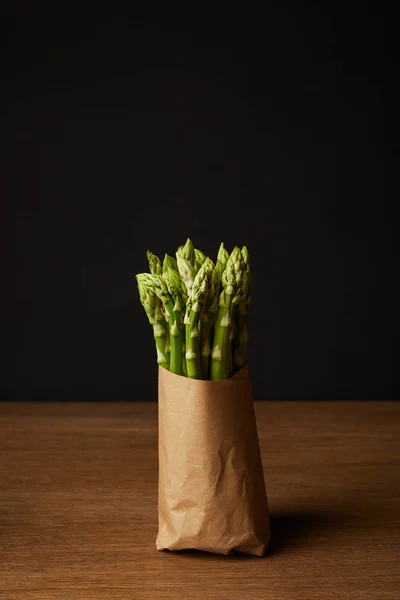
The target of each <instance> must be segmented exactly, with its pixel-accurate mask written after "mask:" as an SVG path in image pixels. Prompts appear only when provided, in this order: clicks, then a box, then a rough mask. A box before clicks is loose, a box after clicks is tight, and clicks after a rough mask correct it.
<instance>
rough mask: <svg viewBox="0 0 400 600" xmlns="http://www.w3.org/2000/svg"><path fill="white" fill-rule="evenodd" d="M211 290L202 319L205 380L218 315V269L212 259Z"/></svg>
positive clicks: (202, 367)
mask: <svg viewBox="0 0 400 600" xmlns="http://www.w3.org/2000/svg"><path fill="white" fill-rule="evenodd" d="M206 262H207V270H208V281H209V289H208V294H207V298H206V302H205V304H204V308H203V310H202V313H201V317H200V353H201V370H202V374H203V379H209V377H210V356H211V332H212V329H213V327H214V324H215V321H216V319H217V314H218V296H219V279H218V273H217V268H216V266H215V265H214V263H213V262H212V260H211V259H210V258H207V259H206Z"/></svg>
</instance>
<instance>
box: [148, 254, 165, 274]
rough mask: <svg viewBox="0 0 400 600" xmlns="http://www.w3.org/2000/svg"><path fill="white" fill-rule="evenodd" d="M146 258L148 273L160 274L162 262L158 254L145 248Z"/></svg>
mask: <svg viewBox="0 0 400 600" xmlns="http://www.w3.org/2000/svg"><path fill="white" fill-rule="evenodd" d="M147 260H148V261H149V268H150V273H151V274H152V275H161V274H162V264H161V260H160V259H159V258H158V256H157V255H156V254H153V253H152V252H150V250H147Z"/></svg>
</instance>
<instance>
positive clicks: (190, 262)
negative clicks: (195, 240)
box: [176, 238, 196, 293]
mask: <svg viewBox="0 0 400 600" xmlns="http://www.w3.org/2000/svg"><path fill="white" fill-rule="evenodd" d="M176 261H177V267H178V271H179V274H180V276H181V277H182V279H183V282H184V284H185V286H186V289H187V291H188V292H189V293H190V290H191V289H192V285H193V282H194V278H195V276H196V269H195V249H194V246H193V244H192V241H191V240H190V239H189V238H188V239H187V241H186V244H185V245H184V246H180V247H179V248H178V250H177V252H176Z"/></svg>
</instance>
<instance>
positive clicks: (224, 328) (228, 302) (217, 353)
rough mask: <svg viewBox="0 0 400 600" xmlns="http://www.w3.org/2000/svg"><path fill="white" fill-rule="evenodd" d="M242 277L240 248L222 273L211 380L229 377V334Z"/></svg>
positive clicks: (238, 298)
mask: <svg viewBox="0 0 400 600" xmlns="http://www.w3.org/2000/svg"><path fill="white" fill-rule="evenodd" d="M242 277H243V261H242V256H241V251H240V248H238V247H237V246H236V247H235V248H234V249H233V251H232V253H231V255H230V256H229V258H228V261H227V263H226V269H225V271H223V273H222V280H221V284H222V291H221V294H220V297H219V310H218V317H217V322H216V325H215V333H214V343H213V350H212V354H211V379H213V380H220V379H225V378H226V377H227V376H229V374H230V371H229V356H228V353H229V351H230V334H231V326H232V321H233V319H234V316H235V308H236V306H237V303H238V301H239V300H240V286H241V281H242Z"/></svg>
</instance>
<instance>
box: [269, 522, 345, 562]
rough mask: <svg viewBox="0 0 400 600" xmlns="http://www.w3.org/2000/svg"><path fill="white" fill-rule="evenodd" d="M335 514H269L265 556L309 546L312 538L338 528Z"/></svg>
mask: <svg viewBox="0 0 400 600" xmlns="http://www.w3.org/2000/svg"><path fill="white" fill-rule="evenodd" d="M339 520H340V519H339V518H338V515H337V514H335V513H310V512H284V513H277V514H271V517H270V525H271V542H270V544H269V547H268V549H267V552H266V554H265V556H272V555H274V554H279V553H281V552H284V551H285V550H286V549H289V548H294V547H296V546H302V545H311V544H312V540H313V537H316V536H320V535H321V534H324V535H327V534H329V532H333V531H335V530H336V529H337V528H338V526H339Z"/></svg>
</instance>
